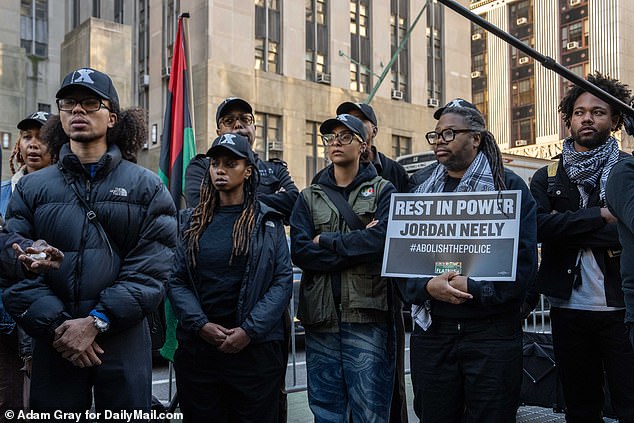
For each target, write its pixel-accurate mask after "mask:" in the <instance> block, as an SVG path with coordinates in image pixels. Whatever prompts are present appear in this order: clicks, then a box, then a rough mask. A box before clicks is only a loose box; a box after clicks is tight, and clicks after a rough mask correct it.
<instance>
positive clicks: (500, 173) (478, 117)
mask: <svg viewBox="0 0 634 423" xmlns="http://www.w3.org/2000/svg"><path fill="white" fill-rule="evenodd" d="M447 113H454V114H457V115H460V116H462V117H463V118H464V120H465V123H466V124H467V126H468V127H469V128H470V129H473V130H474V131H476V132H478V133H479V134H480V145H479V147H478V151H481V152H482V153H483V154H484V155H485V157H486V158H487V161H488V162H489V166H490V167H491V173H492V174H493V182H494V184H495V189H497V190H504V189H506V183H505V182H504V160H503V159H502V151H500V147H498V143H497V141H496V140H495V137H494V136H493V134H492V133H491V132H489V131H488V130H487V129H486V125H485V123H484V117H483V116H482V114H481V113H480V112H479V111H477V110H474V109H470V108H466V107H454V108H448V109H446V110H445V112H444V113H443V114H442V115H445V114H447ZM442 115H441V116H442Z"/></svg>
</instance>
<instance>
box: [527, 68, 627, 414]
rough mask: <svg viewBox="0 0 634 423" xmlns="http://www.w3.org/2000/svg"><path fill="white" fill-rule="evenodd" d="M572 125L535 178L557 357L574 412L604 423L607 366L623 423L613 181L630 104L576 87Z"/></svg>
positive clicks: (623, 345) (608, 83)
mask: <svg viewBox="0 0 634 423" xmlns="http://www.w3.org/2000/svg"><path fill="white" fill-rule="evenodd" d="M587 80H588V81H589V82H591V83H593V84H595V85H597V86H598V87H599V88H601V89H603V90H604V91H606V92H608V93H610V94H612V95H613V96H614V97H616V98H618V99H620V100H621V101H624V102H627V101H628V100H629V96H630V90H629V89H628V87H627V85H624V84H622V83H621V82H619V81H618V80H616V79H612V78H610V77H608V76H604V75H602V74H601V73H599V72H596V73H595V74H591V75H588V77H587ZM559 112H560V113H561V116H562V118H563V121H564V122H565V124H566V127H567V128H568V129H569V130H570V136H569V137H568V138H566V139H565V140H564V142H563V152H562V154H561V155H560V157H558V160H557V162H556V163H553V164H552V165H550V166H547V167H544V168H542V169H539V170H538V171H537V172H536V173H535V176H534V177H533V179H532V181H531V192H532V193H533V195H534V196H535V199H536V200H537V204H538V211H537V235H538V240H539V241H540V242H541V243H542V261H541V264H540V269H539V273H538V276H537V281H536V286H537V289H538V290H539V291H540V292H541V293H543V294H545V295H547V296H548V301H549V302H550V305H551V309H550V320H551V324H552V333H553V347H554V352H555V360H556V361H557V366H558V367H559V374H560V376H561V381H562V386H563V393H564V400H565V403H566V421H568V422H601V421H603V419H602V410H603V405H604V392H603V382H604V371H605V373H606V374H607V381H608V386H609V389H610V394H611V400H612V401H611V403H612V407H613V409H614V412H615V413H616V414H617V416H618V417H619V419H620V421H622V422H634V377H632V376H633V375H634V351H633V350H632V346H631V345H630V343H629V340H628V338H627V328H626V326H625V323H624V317H625V310H624V301H623V291H622V290H621V276H620V273H619V271H620V265H619V259H620V254H621V246H620V244H619V238H618V233H617V224H616V218H615V217H614V216H613V215H612V213H611V212H610V211H609V210H608V208H607V207H606V202H605V192H606V181H607V179H608V176H609V175H610V172H611V171H612V168H613V166H614V165H615V164H616V163H617V162H618V161H619V160H621V159H622V158H624V157H627V156H629V155H628V154H626V153H623V152H621V151H619V146H618V143H617V140H616V139H615V138H614V137H613V136H612V135H611V133H612V132H613V131H616V130H618V129H619V128H621V126H622V125H623V115H622V113H621V112H620V111H619V110H617V109H615V108H614V107H613V106H611V105H610V104H608V103H606V102H604V101H602V100H600V99H599V98H597V97H595V96H594V95H592V94H590V93H589V92H586V91H585V90H584V89H583V88H581V87H578V86H573V87H572V88H571V89H570V90H569V91H568V93H567V94H566V96H565V97H564V98H563V99H562V100H561V102H560V103H559Z"/></svg>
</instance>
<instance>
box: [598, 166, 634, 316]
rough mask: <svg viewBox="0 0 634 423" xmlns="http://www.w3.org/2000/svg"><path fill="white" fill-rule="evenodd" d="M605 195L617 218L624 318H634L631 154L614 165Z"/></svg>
mask: <svg viewBox="0 0 634 423" xmlns="http://www.w3.org/2000/svg"><path fill="white" fill-rule="evenodd" d="M605 198H606V201H607V203H608V207H609V208H610V211H611V212H612V214H613V215H614V216H616V217H617V218H618V219H619V222H618V223H617V225H618V228H619V239H620V241H621V245H622V246H623V253H622V255H621V277H622V278H623V283H622V287H623V295H624V297H625V298H624V299H625V309H626V310H625V321H627V322H634V157H629V158H627V159H625V160H621V161H620V162H619V163H617V164H616V166H614V168H613V169H612V172H610V177H609V178H608V183H607V186H606V189H605Z"/></svg>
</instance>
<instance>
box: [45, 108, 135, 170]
mask: <svg viewBox="0 0 634 423" xmlns="http://www.w3.org/2000/svg"><path fill="white" fill-rule="evenodd" d="M111 109H112V113H114V114H116V115H117V122H116V123H115V125H114V127H112V128H108V132H106V140H107V142H108V145H110V144H116V145H117V147H119V149H120V150H121V157H123V158H124V159H125V160H128V161H130V162H132V163H136V156H137V153H138V152H139V150H140V149H141V148H142V147H143V144H144V143H145V142H146V141H147V124H146V122H145V111H144V110H143V109H141V108H130V109H126V110H123V111H122V110H121V108H120V107H119V103H117V102H114V101H113V102H111ZM53 118H56V119H55V120H54V121H53V122H52V123H51V124H50V125H48V129H47V130H46V131H45V133H44V134H42V138H43V139H45V141H46V142H47V143H48V144H49V146H50V149H51V154H52V155H53V156H55V157H59V151H60V149H61V148H62V145H64V144H66V143H67V142H69V141H70V139H69V138H68V135H66V132H64V128H62V123H61V121H60V119H59V116H53V117H51V118H50V119H49V121H50V120H51V119H53ZM47 124H48V122H47Z"/></svg>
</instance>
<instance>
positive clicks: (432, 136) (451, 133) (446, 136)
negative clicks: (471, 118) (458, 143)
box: [425, 128, 477, 145]
mask: <svg viewBox="0 0 634 423" xmlns="http://www.w3.org/2000/svg"><path fill="white" fill-rule="evenodd" d="M461 132H477V131H474V130H473V129H451V128H447V129H443V130H442V131H441V132H436V131H431V132H428V133H426V134H425V138H427V142H428V143H430V144H431V145H434V144H438V143H439V142H440V139H441V138H442V140H443V141H445V142H451V141H453V140H454V139H455V138H456V134H459V133H461Z"/></svg>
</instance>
